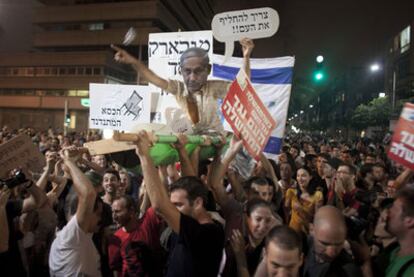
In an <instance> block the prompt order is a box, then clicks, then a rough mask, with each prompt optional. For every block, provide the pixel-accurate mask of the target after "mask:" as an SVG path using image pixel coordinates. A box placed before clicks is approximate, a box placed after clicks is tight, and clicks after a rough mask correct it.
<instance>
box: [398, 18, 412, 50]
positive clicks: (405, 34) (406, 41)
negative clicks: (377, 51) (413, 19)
mask: <svg viewBox="0 0 414 277" xmlns="http://www.w3.org/2000/svg"><path fill="white" fill-rule="evenodd" d="M410 34H411V26H410V25H408V26H407V28H405V29H404V30H402V32H401V34H400V47H401V54H402V53H404V52H405V51H407V50H408V49H410Z"/></svg>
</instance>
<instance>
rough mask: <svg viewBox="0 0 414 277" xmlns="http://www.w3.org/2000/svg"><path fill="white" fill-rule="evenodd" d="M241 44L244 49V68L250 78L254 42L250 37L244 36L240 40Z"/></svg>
mask: <svg viewBox="0 0 414 277" xmlns="http://www.w3.org/2000/svg"><path fill="white" fill-rule="evenodd" d="M240 44H241V46H242V49H243V70H244V72H246V75H247V76H248V77H249V79H250V77H251V74H250V55H251V54H252V51H253V48H254V42H253V40H252V39H250V38H242V39H241V40H240Z"/></svg>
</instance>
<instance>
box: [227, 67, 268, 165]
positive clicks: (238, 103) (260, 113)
mask: <svg viewBox="0 0 414 277" xmlns="http://www.w3.org/2000/svg"><path fill="white" fill-rule="evenodd" d="M221 110H222V113H223V115H224V118H226V120H227V122H228V123H229V124H230V126H231V128H232V129H233V132H234V134H235V135H236V136H237V137H240V135H241V137H242V140H243V145H244V146H245V147H246V149H247V151H248V152H249V153H250V155H252V157H254V158H255V159H256V160H259V155H260V153H261V152H262V151H263V148H264V147H265V145H266V143H267V141H268V139H269V137H270V134H271V132H272V130H273V129H274V128H275V127H276V122H275V121H274V119H273V118H272V116H271V115H270V113H269V111H268V110H267V109H266V107H265V106H264V105H263V103H262V101H261V100H260V98H259V97H258V96H257V94H256V91H255V90H254V89H253V86H252V84H251V83H250V80H249V79H248V78H247V76H246V73H244V72H243V71H242V70H240V71H239V73H238V74H237V78H236V80H234V81H233V83H232V84H231V86H230V89H229V91H228V92H227V95H226V98H225V99H224V101H223V104H222V106H221Z"/></svg>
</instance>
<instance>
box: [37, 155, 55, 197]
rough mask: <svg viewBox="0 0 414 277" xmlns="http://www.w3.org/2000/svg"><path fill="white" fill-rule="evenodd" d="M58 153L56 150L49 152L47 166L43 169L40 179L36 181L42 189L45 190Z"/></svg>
mask: <svg viewBox="0 0 414 277" xmlns="http://www.w3.org/2000/svg"><path fill="white" fill-rule="evenodd" d="M56 155H57V153H56V152H48V153H47V154H46V167H45V169H44V170H43V173H42V175H41V176H40V178H39V180H37V182H36V186H38V187H39V188H40V189H41V190H42V191H45V189H46V185H47V181H48V179H49V175H50V174H51V173H52V170H53V168H54V166H55V163H56V160H57V156H56Z"/></svg>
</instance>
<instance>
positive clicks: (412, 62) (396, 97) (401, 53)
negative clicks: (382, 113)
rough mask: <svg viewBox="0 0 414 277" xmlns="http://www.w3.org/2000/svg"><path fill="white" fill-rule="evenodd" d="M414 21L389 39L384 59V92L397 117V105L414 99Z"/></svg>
mask: <svg viewBox="0 0 414 277" xmlns="http://www.w3.org/2000/svg"><path fill="white" fill-rule="evenodd" d="M413 30H414V21H413V22H412V23H411V24H409V25H407V26H405V27H404V28H403V29H402V30H401V32H399V33H398V34H397V35H395V36H394V37H393V38H391V39H390V40H389V42H388V44H387V54H386V57H385V92H386V94H387V95H389V99H390V101H391V104H392V106H393V107H394V117H397V116H398V115H399V112H400V110H399V109H398V108H399V106H400V105H399V104H401V102H405V101H412V100H413V98H414V42H413V38H414V33H413V32H414V31H413Z"/></svg>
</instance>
